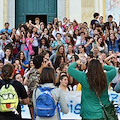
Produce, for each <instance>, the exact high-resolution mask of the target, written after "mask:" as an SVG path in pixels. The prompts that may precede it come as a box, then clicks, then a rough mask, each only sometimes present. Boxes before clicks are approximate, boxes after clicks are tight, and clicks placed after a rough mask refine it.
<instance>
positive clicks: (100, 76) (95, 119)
mask: <svg viewBox="0 0 120 120" xmlns="http://www.w3.org/2000/svg"><path fill="white" fill-rule="evenodd" d="M80 64H81V61H80V60H77V61H76V62H74V63H72V64H71V65H70V66H69V68H68V73H69V74H70V75H71V76H72V77H73V78H74V79H75V80H77V81H78V82H79V83H81V85H82V98H81V103H82V105H81V113H80V114H81V116H82V118H83V120H91V119H92V120H103V119H104V114H103V110H102V106H101V105H100V103H99V99H98V97H97V96H99V97H100V99H101V101H102V104H103V105H106V106H109V105H110V101H109V96H108V85H109V83H110V82H111V81H112V80H113V78H114V77H115V76H116V69H115V68H114V67H112V66H107V65H104V69H105V70H106V73H104V70H103V67H102V64H101V63H100V62H99V60H96V59H92V60H91V61H90V62H89V64H88V72H87V73H84V72H82V71H78V70H76V69H75V68H76V66H77V65H80ZM111 112H113V111H111ZM115 120H116V119H115Z"/></svg>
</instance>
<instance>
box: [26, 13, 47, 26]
mask: <svg viewBox="0 0 120 120" xmlns="http://www.w3.org/2000/svg"><path fill="white" fill-rule="evenodd" d="M36 17H38V18H39V19H40V22H43V23H44V24H45V25H46V26H47V15H26V22H28V21H29V20H31V21H32V23H33V24H35V18H36Z"/></svg>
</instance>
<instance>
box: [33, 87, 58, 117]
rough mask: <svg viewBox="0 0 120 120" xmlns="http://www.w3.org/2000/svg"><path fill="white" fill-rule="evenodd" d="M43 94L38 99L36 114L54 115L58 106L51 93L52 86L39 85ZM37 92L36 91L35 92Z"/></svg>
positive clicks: (43, 115)
mask: <svg viewBox="0 0 120 120" xmlns="http://www.w3.org/2000/svg"><path fill="white" fill-rule="evenodd" d="M38 89H39V90H40V91H41V94H40V95H39V96H38V98H37V99H36V108H35V113H34V114H35V116H39V117H53V116H54V115H55V109H56V106H57V105H55V102H54V99H53V97H52V94H51V90H52V88H48V87H44V88H42V87H38ZM35 94H36V93H35Z"/></svg>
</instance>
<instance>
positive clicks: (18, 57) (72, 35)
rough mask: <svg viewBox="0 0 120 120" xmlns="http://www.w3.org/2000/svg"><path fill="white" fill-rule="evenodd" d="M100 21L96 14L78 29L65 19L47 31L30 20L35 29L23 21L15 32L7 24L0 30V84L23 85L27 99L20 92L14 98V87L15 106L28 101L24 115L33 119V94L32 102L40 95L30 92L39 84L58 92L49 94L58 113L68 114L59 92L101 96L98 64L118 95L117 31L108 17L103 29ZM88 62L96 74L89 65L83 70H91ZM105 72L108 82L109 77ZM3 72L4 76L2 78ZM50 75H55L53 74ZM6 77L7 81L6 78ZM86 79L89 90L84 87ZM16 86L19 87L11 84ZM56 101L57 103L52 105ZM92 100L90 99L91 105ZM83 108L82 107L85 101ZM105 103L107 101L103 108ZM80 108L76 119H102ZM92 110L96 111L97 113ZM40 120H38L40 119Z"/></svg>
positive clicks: (119, 60)
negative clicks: (9, 81) (11, 80)
mask: <svg viewBox="0 0 120 120" xmlns="http://www.w3.org/2000/svg"><path fill="white" fill-rule="evenodd" d="M103 19H104V18H103V17H102V16H99V13H94V14H93V20H91V22H90V27H89V25H88V23H87V22H83V23H78V22H77V20H73V21H71V20H70V19H68V18H66V17H64V18H63V21H59V20H58V18H54V20H53V22H52V23H48V24H47V25H45V24H44V23H43V22H41V21H40V19H39V18H35V24H33V23H32V21H31V20H29V21H28V22H26V23H25V24H23V23H21V24H20V25H19V26H18V28H17V29H16V28H13V29H12V30H10V29H9V23H8V22H6V23H5V28H4V29H1V30H0V35H1V37H0V74H1V79H3V78H4V79H8V78H10V77H11V76H12V77H13V78H14V79H16V80H17V81H19V82H20V83H21V84H22V85H24V87H25V90H26V91H27V94H26V93H25V90H22V92H19V91H20V89H23V88H22V87H19V90H18V94H19V97H20V98H21V99H20V101H22V99H23V103H25V104H28V99H29V100H30V102H29V109H30V113H31V117H32V120H33V119H34V108H35V101H36V95H35V94H37V96H38V94H40V91H38V90H37V91H35V88H36V86H39V85H40V84H42V85H43V86H44V87H46V86H47V87H53V88H54V87H55V86H56V87H57V88H60V89H55V90H53V91H52V93H53V98H54V99H55V101H56V103H57V101H59V100H60V102H61V103H62V105H61V108H62V111H63V112H64V113H67V112H68V108H67V105H66V103H65V99H64V97H63V92H64V91H82V90H84V91H85V89H86V90H88V91H89V92H88V93H87V94H88V95H89V94H90V90H89V89H93V90H94V89H95V90H96V91H97V92H98V94H99V95H101V94H102V92H103V91H102V90H103V89H105V88H106V86H107V83H106V82H105V80H106V78H105V74H103V72H102V70H101V69H102V68H101V67H100V65H99V62H100V63H101V64H102V65H108V66H107V67H106V66H105V67H104V68H105V69H106V70H107V71H108V74H107V73H106V74H107V80H108V83H109V84H108V85H109V89H113V90H116V91H117V92H120V86H119V82H120V26H118V25H117V23H116V22H115V21H113V16H112V15H109V16H108V21H107V22H105V23H104V22H103ZM91 59H95V60H96V61H97V62H96V65H98V67H99V68H98V69H97V70H98V71H97V72H94V71H95V69H96V67H97V66H96V65H94V62H95V61H94V60H92V62H93V63H92V65H93V66H94V68H92V69H88V67H89V68H90V67H91V66H92V65H91V66H90V65H89V62H90V61H91ZM75 62H76V63H77V64H76V63H75ZM10 64H12V65H13V69H11V67H10ZM3 66H4V67H3ZM5 66H7V67H5ZM110 66H113V67H115V68H116V71H117V75H116V77H115V73H114V72H115V70H114V68H113V67H110ZM68 67H69V69H68ZM109 67H110V68H109ZM3 68H4V69H3ZM111 69H112V70H113V71H112V72H113V73H112V74H114V75H113V76H112V74H111V72H109V70H111ZM5 71H7V73H6V72H5ZM9 71H10V73H9ZM12 71H13V73H14V74H12ZM81 71H82V72H81ZM4 72H5V74H3V73H4ZM53 72H55V73H54V74H53ZM90 72H91V74H90ZM88 73H89V74H88ZM99 74H100V75H103V77H102V78H101V79H98V80H99V81H102V79H103V81H104V82H102V83H100V82H95V81H94V80H96V78H95V75H96V76H97V75H98V76H97V77H100V75H99ZM7 75H8V78H6V76H7ZM86 76H87V77H88V80H89V81H88V83H89V85H90V88H89V87H88V86H89V85H88V84H87V83H86V79H87V78H86ZM90 76H91V77H90ZM45 77H46V78H45ZM78 77H79V78H78ZM114 77H115V78H114ZM92 79H94V80H92ZM45 83H46V84H45ZM48 83H49V84H48ZM14 86H15V85H14ZM16 86H21V85H19V83H17V82H16ZM94 86H96V87H94ZM101 86H102V87H101ZM87 88H89V89H87ZM16 89H17V88H16ZM61 90H62V91H61ZM22 93H23V94H22ZM106 93H107V91H106V92H105V93H104V95H103V96H104V97H105V96H107V95H108V94H106ZM27 95H28V96H27ZM85 95H86V92H83V96H84V99H86V100H88V99H87V97H85ZM28 97H29V98H28ZM89 97H90V96H89ZM58 98H60V99H59V100H58ZM94 98H95V94H94V95H93V99H92V100H93V101H94ZM106 98H107V97H106ZM95 99H96V98H95ZM103 99H104V98H103ZM92 100H91V101H92ZM88 101H89V100H88ZM91 101H89V102H91ZM84 102H86V103H85V104H86V106H87V105H88V104H87V101H84ZM89 102H88V103H89ZM107 102H108V99H107V100H106V101H105V102H104V103H107ZM86 106H83V107H84V108H83V109H82V113H81V114H82V117H83V118H84V119H88V118H87V116H88V117H89V119H96V118H101V116H102V115H101V114H102V113H101V114H97V115H96V116H94V110H93V109H91V107H90V106H89V105H88V106H89V108H90V109H89V111H91V112H90V113H91V114H88V115H86V114H87V112H86V111H87V110H86V109H85V107H86ZM94 109H95V110H98V108H94ZM98 111H99V110H98ZM0 114H1V113H0ZM5 116H6V114H5V115H4V117H5ZM93 116H94V117H93ZM54 117H55V118H54V119H55V120H57V119H59V118H58V117H59V115H58V114H57V116H54ZM41 119H42V120H43V118H41ZM41 119H40V120H41ZM54 119H53V118H52V119H51V120H54ZM7 120H8V118H7ZM36 120H39V118H36ZM101 120H102V119H101Z"/></svg>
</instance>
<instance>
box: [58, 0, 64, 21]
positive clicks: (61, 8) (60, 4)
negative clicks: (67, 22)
mask: <svg viewBox="0 0 120 120" xmlns="http://www.w3.org/2000/svg"><path fill="white" fill-rule="evenodd" d="M57 17H58V20H60V21H63V18H64V17H65V0H57Z"/></svg>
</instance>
